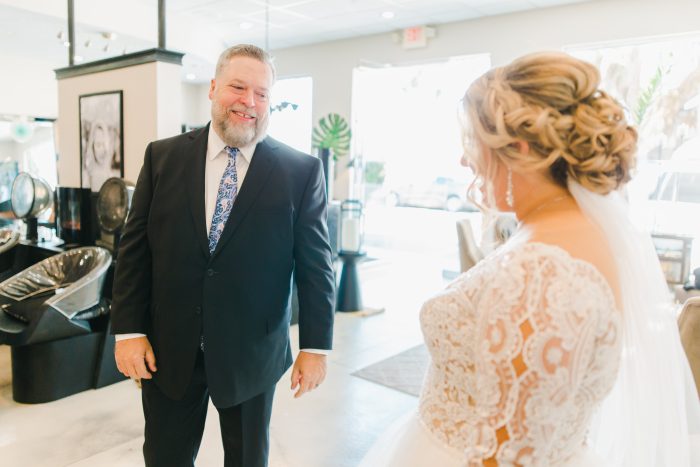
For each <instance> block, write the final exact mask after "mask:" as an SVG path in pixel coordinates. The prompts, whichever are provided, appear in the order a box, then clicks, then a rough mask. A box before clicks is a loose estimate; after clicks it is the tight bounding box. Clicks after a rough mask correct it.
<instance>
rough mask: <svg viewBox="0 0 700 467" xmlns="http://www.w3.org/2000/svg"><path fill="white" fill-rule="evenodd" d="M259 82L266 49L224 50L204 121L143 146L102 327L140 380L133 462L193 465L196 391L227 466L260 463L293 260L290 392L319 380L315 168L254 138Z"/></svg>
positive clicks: (279, 369) (319, 214)
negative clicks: (108, 320) (213, 417)
mask: <svg viewBox="0 0 700 467" xmlns="http://www.w3.org/2000/svg"><path fill="white" fill-rule="evenodd" d="M273 82H274V68H273V66H272V62H271V59H270V56H269V55H268V54H267V53H266V52H264V51H263V50H261V49H259V48H258V47H255V46H252V45H239V46H234V47H231V48H229V49H227V50H226V51H224V53H222V54H221V56H220V58H219V61H218V63H217V67H216V76H215V78H214V79H212V81H211V87H210V89H209V98H210V99H211V101H212V111H211V115H212V123H211V124H210V125H207V126H206V127H205V128H202V129H199V130H195V131H192V132H190V133H186V134H184V135H179V136H175V137H173V138H169V139H165V140H160V141H154V142H153V143H151V144H149V145H148V148H147V149H146V157H145V159H144V163H143V167H142V168H141V173H140V175H139V179H138V183H137V185H136V191H135V193H134V195H133V201H132V205H131V211H130V213H129V220H128V223H127V225H126V229H125V232H124V235H123V236H122V240H121V243H120V250H119V258H118V261H117V269H116V273H115V282H114V292H113V296H114V300H113V303H112V331H113V332H114V333H115V334H117V336H116V339H117V343H116V346H115V357H116V360H117V366H118V368H119V370H120V371H121V372H122V373H124V374H125V375H127V376H129V377H131V378H140V379H141V381H142V384H143V392H142V403H143V411H144V416H145V420H146V429H145V443H144V446H143V453H144V458H145V461H146V466H147V467H192V466H193V465H194V460H195V458H196V456H197V451H198V449H199V445H200V443H201V440H202V433H203V430H204V423H205V419H206V413H207V404H208V402H209V398H210V397H211V400H212V402H213V403H214V406H215V407H216V409H217V411H218V412H219V422H220V425H221V437H222V441H223V445H224V456H225V460H224V462H225V466H226V467H234V466H235V467H264V466H266V465H267V459H268V451H269V444H270V442H269V423H270V415H271V412H272V399H273V395H274V390H275V385H276V383H277V381H278V380H279V379H280V377H281V376H282V375H283V374H284V372H285V371H286V370H287V369H288V368H289V367H290V366H291V365H292V354H291V347H290V342H289V322H290V317H291V310H290V308H289V302H290V300H289V298H290V293H291V279H292V271H294V277H295V280H296V283H297V289H298V294H299V303H300V309H299V323H300V324H299V343H300V348H301V349H302V350H301V351H300V352H299V354H298V356H297V358H296V360H295V361H294V368H293V371H292V376H291V379H292V381H291V386H292V390H297V392H296V394H295V397H300V396H301V395H303V394H304V393H306V392H308V391H311V390H313V389H315V388H316V387H318V385H319V384H321V382H322V381H323V380H324V378H325V374H326V354H327V353H328V351H329V350H330V348H331V342H332V334H333V309H334V284H335V281H334V275H333V267H332V262H331V249H330V245H329V241H328V229H327V226H326V193H325V183H324V181H323V180H324V178H323V168H322V166H321V163H320V161H319V160H318V159H316V158H314V157H311V156H309V155H307V154H302V153H300V152H298V151H296V150H294V149H292V148H290V147H288V146H285V145H284V144H282V143H280V142H278V141H275V140H274V139H272V138H270V137H267V136H265V131H266V130H267V124H268V119H269V114H270V103H269V94H270V89H271V87H272V84H273ZM156 363H157V365H156Z"/></svg>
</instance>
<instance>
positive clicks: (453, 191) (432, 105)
mask: <svg viewBox="0 0 700 467" xmlns="http://www.w3.org/2000/svg"><path fill="white" fill-rule="evenodd" d="M238 43H251V44H255V45H257V46H259V47H261V48H264V49H265V50H267V51H269V52H270V53H271V54H272V55H273V57H274V62H275V66H276V71H277V79H276V83H275V85H274V88H273V90H272V93H271V97H270V108H271V114H270V124H269V128H268V134H269V135H271V136H272V137H274V138H276V139H278V140H280V141H282V142H284V143H285V144H287V145H289V146H291V147H293V148H295V149H297V150H300V151H302V152H304V153H307V154H311V155H313V156H314V157H319V158H321V159H322V162H323V166H324V169H325V176H326V180H325V182H326V190H327V193H328V229H329V233H330V243H331V248H332V251H333V257H334V267H335V272H336V280H337V303H336V313H335V316H336V318H335V330H334V344H333V347H334V348H333V350H332V351H331V353H330V355H329V356H328V375H327V379H326V381H325V382H324V384H323V385H322V386H321V387H319V388H318V389H317V390H316V391H314V392H312V393H310V394H308V395H306V396H305V397H303V398H300V399H295V398H294V397H293V396H294V393H293V391H290V389H289V375H288V374H286V375H285V376H284V377H283V378H282V380H281V381H280V382H279V384H278V387H277V391H276V393H275V401H274V408H273V414H272V422H271V427H270V466H271V467H353V466H356V465H358V463H359V462H360V460H361V459H362V458H363V456H364V455H365V453H366V452H367V451H368V449H369V448H370V446H371V445H372V443H373V442H374V440H375V439H376V438H377V436H379V434H380V433H382V432H383V431H384V430H385V429H386V428H387V427H388V426H389V425H390V424H391V423H392V421H394V420H395V419H397V418H399V417H401V416H403V415H404V414H406V413H408V412H410V411H412V410H415V408H416V406H417V404H418V395H419V391H420V387H421V383H422V380H423V376H424V374H425V370H426V367H427V365H428V361H429V356H428V353H427V351H426V349H425V346H424V345H423V344H422V342H423V338H422V334H421V330H420V325H419V319H418V313H419V310H420V307H421V304H422V303H423V302H424V301H425V300H426V299H427V298H428V297H430V296H432V295H434V294H435V293H437V292H438V291H440V290H441V289H443V288H444V287H445V286H446V285H447V284H449V283H450V281H452V280H453V279H454V278H456V277H457V276H458V275H460V274H461V273H464V272H466V271H467V270H468V269H470V268H471V267H472V266H474V265H475V264H476V263H477V262H478V261H479V260H480V259H482V258H483V257H484V256H486V255H488V254H489V253H490V252H491V251H493V250H494V249H496V248H497V247H498V246H499V245H500V244H502V243H504V242H505V241H506V240H507V238H508V237H509V236H510V235H511V234H512V233H513V232H514V231H515V230H516V229H517V221H516V220H515V218H514V217H512V216H509V215H500V216H494V215H492V214H485V213H482V211H481V210H480V209H479V207H478V206H477V204H479V203H478V200H475V199H474V198H473V197H470V196H468V195H467V188H468V187H469V185H470V184H471V183H472V181H473V179H474V174H473V173H472V172H471V171H470V170H469V169H468V168H465V167H462V166H461V165H460V163H459V161H460V157H461V155H462V147H461V145H462V140H461V138H460V119H459V115H458V114H459V106H460V101H461V99H462V97H463V95H464V92H465V90H466V88H467V87H468V86H469V84H470V83H471V82H472V81H473V80H474V79H475V78H476V77H478V76H480V75H481V74H483V73H484V72H485V71H487V70H488V69H490V68H491V67H494V66H499V65H503V64H506V63H508V62H510V61H511V60H513V59H514V58H516V57H518V56H521V55H523V54H526V53H529V52H534V51H540V50H556V51H564V52H567V53H569V54H572V55H574V56H576V57H579V58H582V59H585V60H587V61H589V62H591V63H593V64H595V65H596V66H597V67H598V68H599V69H600V71H601V78H602V83H603V85H604V86H605V88H606V89H608V90H609V91H610V92H611V93H612V95H614V97H615V98H616V99H618V100H619V101H620V102H621V103H622V104H623V106H624V107H625V110H626V112H628V118H629V119H630V120H631V121H633V122H634V124H635V125H636V126H637V128H638V129H639V135H640V137H639V149H638V162H637V169H636V175H635V178H634V179H633V181H632V182H631V183H630V184H629V186H628V192H627V197H628V200H629V202H630V206H631V208H632V209H633V211H635V212H636V213H637V214H638V217H639V219H640V222H643V223H644V225H645V226H646V227H647V228H648V229H649V230H650V231H651V232H652V238H653V240H654V245H655V247H656V251H657V253H658V256H659V260H660V261H661V265H662V268H663V271H664V274H665V276H666V281H667V283H668V288H669V294H671V295H672V296H673V298H674V300H675V301H676V302H677V303H678V304H679V307H680V306H681V305H682V304H683V303H685V302H686V301H687V300H688V299H691V298H692V297H695V296H700V2H698V1H697V0H239V1H235V2H234V1H228V0H160V1H158V0H122V1H119V2H116V1H107V0H90V1H88V0H68V1H67V0H0V44H1V47H0V59H2V63H3V70H5V71H4V72H2V73H0V308H1V309H0V464H1V465H3V466H7V467H68V466H70V467H135V466H139V465H143V458H142V454H141V447H142V445H143V440H144V435H143V412H142V409H141V395H140V391H141V390H140V388H139V385H138V384H137V383H136V382H135V381H132V380H128V379H126V378H125V377H124V376H122V375H121V374H120V373H119V372H118V371H117V369H116V366H115V363H114V358H113V352H114V338H113V336H111V334H110V302H111V298H112V279H113V273H114V267H115V264H116V261H117V253H118V251H119V240H120V235H121V233H122V231H123V228H124V225H125V223H126V222H127V219H128V214H129V207H130V202H131V198H132V194H133V192H134V186H135V183H136V181H137V178H138V174H139V171H140V169H141V165H142V163H143V155H144V150H145V148H146V146H147V145H148V143H149V142H151V141H154V140H158V139H162V138H167V137H171V136H174V135H177V134H180V133H183V132H186V131H190V130H193V129H197V128H201V127H203V126H205V125H207V123H208V122H209V120H210V101H209V98H208V92H209V86H210V80H211V78H212V77H213V75H214V71H215V64H216V60H217V57H218V55H219V53H220V52H221V51H222V50H223V49H224V48H226V47H228V46H230V45H234V44H238ZM425 117H428V118H425ZM187 216H188V213H183V222H187V221H188V217H187ZM172 227H173V229H177V226H176V225H173V226H172ZM290 306H291V307H292V322H291V327H290V336H291V340H292V347H293V353H294V354H296V352H297V351H298V348H299V347H298V335H297V334H298V332H297V324H296V318H297V316H296V307H298V302H296V300H295V299H294V298H293V299H292V300H291V301H290ZM698 338H699V339H700V337H698ZM698 371H700V369H699V370H698ZM696 378H697V376H696ZM222 462H223V450H222V447H221V442H220V433H219V424H218V422H217V419H216V411H215V410H210V412H209V417H208V419H207V422H206V426H205V431H204V438H203V442H202V446H201V449H200V454H199V456H198V458H197V463H196V465H198V466H216V465H222Z"/></svg>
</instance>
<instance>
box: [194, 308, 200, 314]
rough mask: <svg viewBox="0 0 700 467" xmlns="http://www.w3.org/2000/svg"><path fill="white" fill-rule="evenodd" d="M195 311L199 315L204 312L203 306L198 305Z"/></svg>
mask: <svg viewBox="0 0 700 467" xmlns="http://www.w3.org/2000/svg"><path fill="white" fill-rule="evenodd" d="M194 312H195V313H197V314H198V315H201V314H202V307H201V306H198V307H197V308H195V309H194Z"/></svg>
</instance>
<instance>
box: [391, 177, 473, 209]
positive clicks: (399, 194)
mask: <svg viewBox="0 0 700 467" xmlns="http://www.w3.org/2000/svg"><path fill="white" fill-rule="evenodd" d="M470 183H471V182H470V181H465V180H462V181H459V180H455V179H452V178H448V177H442V176H438V177H435V178H434V179H432V180H428V181H425V182H423V181H419V182H413V183H407V184H404V185H399V186H394V187H391V188H388V189H386V191H387V194H386V204H387V205H389V206H415V207H423V208H436V209H445V210H447V211H451V212H456V211H476V210H477V208H476V206H474V204H473V203H472V202H471V201H470V200H469V199H468V198H467V188H469V184H470Z"/></svg>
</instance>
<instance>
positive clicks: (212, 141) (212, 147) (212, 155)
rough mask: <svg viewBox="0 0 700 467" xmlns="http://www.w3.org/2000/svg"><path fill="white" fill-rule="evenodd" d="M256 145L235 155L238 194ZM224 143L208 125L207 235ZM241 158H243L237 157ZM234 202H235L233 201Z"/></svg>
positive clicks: (224, 161) (119, 337) (225, 161)
mask: <svg viewBox="0 0 700 467" xmlns="http://www.w3.org/2000/svg"><path fill="white" fill-rule="evenodd" d="M256 146H257V143H253V144H249V145H247V146H243V147H240V148H238V154H237V155H236V175H237V176H238V192H240V191H241V187H242V186H243V181H244V180H245V176H246V174H247V173H248V167H250V162H251V161H252V160H253V154H254V153H255V147H256ZM225 148H226V143H224V142H223V141H222V140H221V138H219V135H218V134H217V133H216V131H212V128H211V125H209V136H208V139H207V160H206V162H205V166H204V213H205V216H204V217H205V219H206V222H207V234H208V233H209V230H210V229H211V220H212V218H213V217H214V210H215V208H216V197H217V195H218V194H219V184H220V183H221V177H223V175H224V171H225V170H226V166H227V165H228V158H229V155H228V153H227V152H226V150H225ZM239 156H243V157H239ZM234 202H235V201H234ZM143 336H145V334H140V333H131V334H117V335H115V336H114V337H115V339H116V340H117V341H120V340H124V339H131V338H134V337H143ZM301 350H302V351H304V352H309V353H318V354H322V355H328V354H329V351H328V350H321V349H301Z"/></svg>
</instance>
